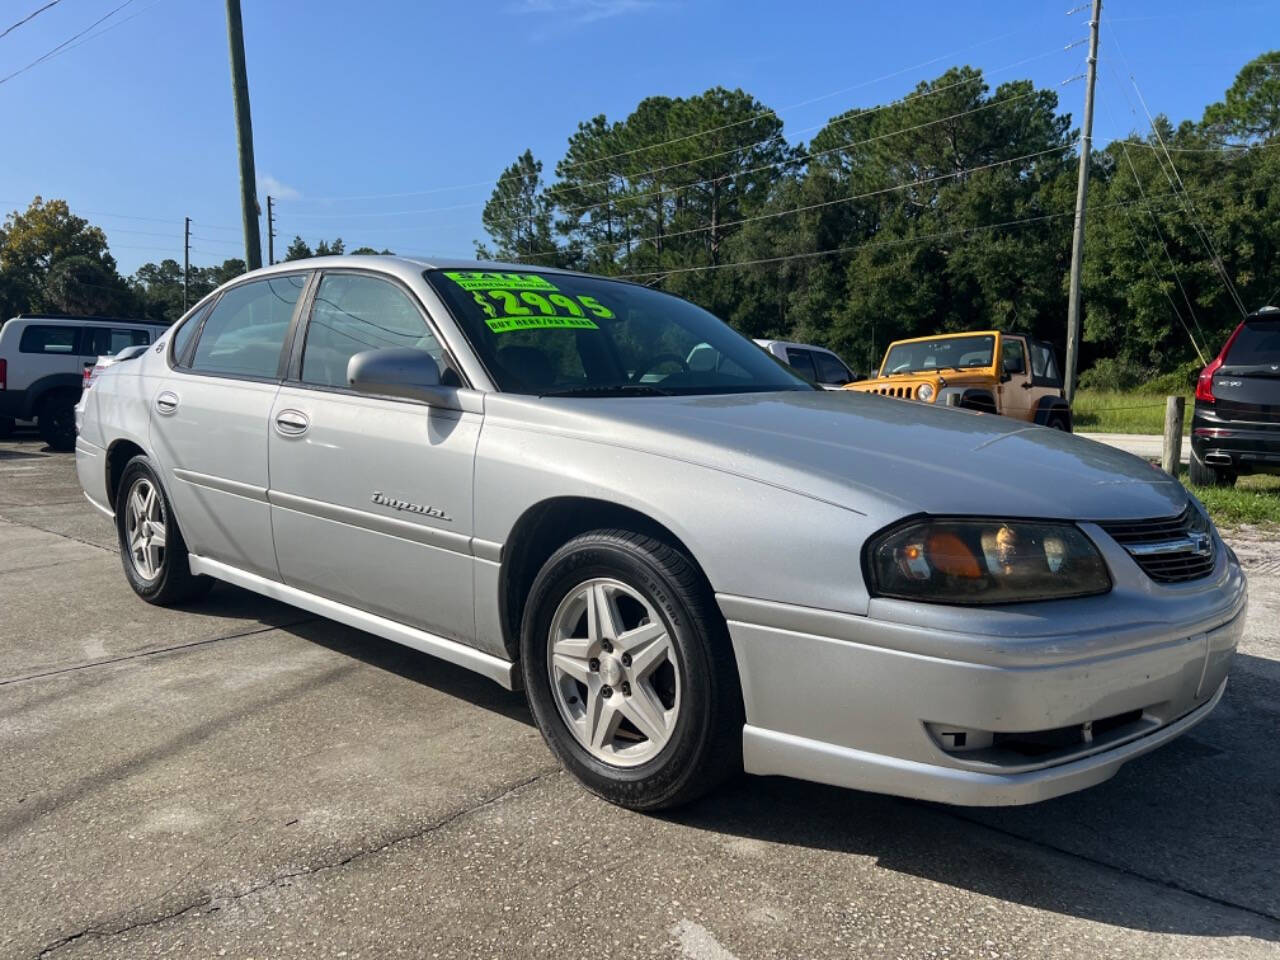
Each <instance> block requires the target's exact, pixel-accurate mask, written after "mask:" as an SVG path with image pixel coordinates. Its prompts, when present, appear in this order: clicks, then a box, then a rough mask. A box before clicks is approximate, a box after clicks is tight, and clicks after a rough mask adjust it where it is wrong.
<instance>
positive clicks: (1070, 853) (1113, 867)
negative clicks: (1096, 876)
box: [939, 810, 1280, 923]
mask: <svg viewBox="0 0 1280 960" xmlns="http://www.w3.org/2000/svg"><path fill="white" fill-rule="evenodd" d="M939 812H940V813H942V814H943V815H945V816H948V817H951V818H953V819H955V820H963V821H964V822H965V823H969V824H973V825H974V826H976V827H983V828H985V829H987V830H990V831H991V832H992V833H996V834H999V835H1000V836H1002V837H1009V838H1010V839H1013V840H1019V841H1021V842H1023V843H1026V844H1029V845H1030V846H1033V847H1039V848H1041V849H1042V850H1051V851H1053V852H1054V853H1059V854H1062V855H1063V856H1066V857H1071V858H1072V859H1073V860H1079V861H1081V862H1083V863H1088V864H1092V865H1093V866H1096V867H1101V868H1102V869H1104V870H1110V871H1112V872H1114V873H1118V874H1120V875H1121V876H1124V877H1132V878H1133V879H1135V880H1142V881H1145V882H1147V883H1150V884H1154V885H1155V886H1159V887H1164V888H1165V889H1166V890H1175V891H1177V892H1178V893H1185V894H1187V895H1188V896H1191V897H1195V898H1196V899H1198V900H1204V901H1206V902H1207V903H1213V904H1217V905H1218V906H1220V907H1227V908H1229V909H1231V910H1239V911H1241V912H1242V913H1247V914H1250V915H1251V916H1255V917H1258V918H1259V919H1261V920H1266V921H1268V922H1269V923H1280V916H1276V915H1275V914H1271V913H1268V912H1267V911H1265V910H1259V909H1258V908H1257V907H1249V906H1245V905H1244V904H1242V903H1236V902H1235V901H1234V900H1227V899H1224V898H1222V897H1215V896H1214V895H1213V894H1211V893H1203V892H1201V891H1199V890H1196V889H1194V888H1192V887H1187V886H1183V885H1182V884H1180V883H1177V882H1176V881H1173V880H1164V879H1161V878H1160V877H1152V876H1148V875H1147V874H1145V873H1139V872H1138V871H1137V870H1134V869H1132V868H1130V867H1126V866H1122V865H1120V864H1115V863H1107V862H1106V861H1105V860H1097V859H1095V858H1093V857H1091V856H1089V855H1087V854H1084V853H1080V852H1079V851H1076V850H1069V849H1067V848H1066V847H1060V846H1058V845H1056V844H1053V843H1049V842H1048V841H1045V840H1040V839H1037V838H1035V837H1028V836H1024V835H1023V834H1020V833H1015V832H1014V831H1013V830H1009V829H1007V828H1005V827H997V826H994V825H993V824H990V823H986V822H984V821H982V820H975V819H973V818H972V817H966V816H965V815H964V814H961V813H957V812H954V811H951V810H940V811H939Z"/></svg>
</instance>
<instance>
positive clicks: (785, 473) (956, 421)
mask: <svg viewBox="0 0 1280 960" xmlns="http://www.w3.org/2000/svg"><path fill="white" fill-rule="evenodd" d="M491 397H492V398H493V399H494V400H495V401H496V402H494V403H492V404H491V405H490V406H489V408H488V409H489V411H490V412H492V413H493V414H495V415H497V416H498V417H500V418H505V417H507V416H509V417H512V418H513V419H516V420H521V421H525V422H527V423H529V425H530V426H533V427H538V428H540V429H546V430H552V431H554V432H557V433H566V434H571V435H577V436H580V437H582V438H584V439H591V440H595V441H597V442H601V443H606V444H609V445H613V446H621V447H627V448H630V449H634V450H640V451H645V452H647V453H652V454H655V455H658V456H664V457H670V458H675V459H679V460H682V461H685V462H690V463H698V464H702V465H705V466H707V467H710V468H713V469H717V470H721V471H725V472H728V473H732V474H735V475H738V476H744V477H750V478H752V479H754V480H758V481H760V482H763V483H768V484H772V485H775V486H780V487H784V488H787V489H791V490H794V491H796V492H797V493H802V494H804V495H806V496H809V497H813V498H816V499H820V500H824V501H827V502H830V503H834V504H837V505H839V506H842V507H846V508H848V509H851V510H855V511H858V512H860V513H864V514H867V515H869V516H874V517H877V518H881V517H884V518H888V519H892V518H893V517H895V516H902V515H907V514H912V513H920V512H923V513H931V514H968V515H986V516H1008V517H1041V518H1059V519H1068V520H1112V519H1130V518H1134V519H1136V518H1147V517H1162V516H1171V515H1174V514H1177V513H1179V512H1181V510H1182V509H1183V507H1184V506H1185V505H1186V503H1187V502H1188V496H1187V493H1186V491H1185V490H1184V489H1183V487H1182V485H1181V484H1180V483H1178V482H1177V481H1176V480H1174V479H1172V478H1171V477H1169V476H1168V475H1167V474H1165V473H1164V472H1162V471H1161V470H1159V469H1157V468H1155V467H1153V466H1152V465H1151V464H1149V463H1147V462H1146V461H1144V460H1142V459H1140V458H1138V457H1135V456H1132V455H1130V454H1127V453H1124V452H1122V451H1119V450H1116V449H1114V448H1112V447H1108V446H1104V445H1103V444H1100V443H1095V442H1093V441H1091V440H1086V439H1083V438H1081V437H1077V436H1073V435H1071V434H1068V433H1063V432H1061V431H1058V430H1050V429H1047V428H1045V427H1038V426H1034V425H1032V424H1028V423H1024V422H1021V421H1017V420H1011V419H1008V418H1006V417H999V416H994V415H990V414H980V413H976V412H973V411H968V410H958V409H955V408H945V407H941V408H939V407H932V406H927V405H924V404H917V403H910V402H906V401H902V400H893V399H889V398H885V397H879V396H876V395H874V394H866V393H859V392H856V391H852V390H839V391H813V392H808V391H803V392H786V393H752V394H732V395H716V396H687V397H627V398H613V397H610V398H543V399H537V398H533V397H519V398H517V397H512V396H511V395H506V396H503V395H501V394H498V395H491Z"/></svg>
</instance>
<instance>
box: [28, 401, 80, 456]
mask: <svg viewBox="0 0 1280 960" xmlns="http://www.w3.org/2000/svg"><path fill="white" fill-rule="evenodd" d="M75 407H76V402H75V400H74V399H72V398H71V397H70V396H69V395H67V394H61V393H59V394H54V395H53V396H51V397H49V398H48V399H47V400H45V401H43V402H42V403H41V404H40V411H39V413H38V414H37V416H36V420H37V426H38V427H39V430H40V438H41V439H42V440H44V442H45V443H47V444H48V445H49V446H50V447H51V448H53V449H54V450H72V449H74V448H75V445H76V421H75V417H76V414H75ZM55 415H56V416H57V419H58V422H57V423H55V422H54V418H55Z"/></svg>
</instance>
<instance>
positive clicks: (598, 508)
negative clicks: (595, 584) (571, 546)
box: [498, 496, 711, 660]
mask: <svg viewBox="0 0 1280 960" xmlns="http://www.w3.org/2000/svg"><path fill="white" fill-rule="evenodd" d="M604 528H621V529H626V530H632V531H634V532H636V533H642V534H645V535H647V536H651V537H653V538H654V539H656V540H661V541H662V542H664V543H666V544H668V545H670V546H672V547H675V548H677V549H679V550H680V551H682V552H683V553H684V554H685V556H687V557H688V558H689V559H690V561H691V562H692V563H693V565H694V567H695V568H697V570H698V572H699V573H700V574H701V576H702V579H703V582H704V583H705V584H706V586H707V589H708V590H710V589H711V586H710V582H709V581H708V579H707V575H706V571H705V570H704V569H703V567H702V566H701V564H699V562H698V559H697V557H696V556H695V555H694V553H693V551H692V550H690V549H689V547H688V546H687V545H686V544H685V543H684V541H682V540H681V539H680V537H678V536H677V535H676V534H675V533H674V532H673V531H672V530H671V529H670V528H669V527H667V526H665V525H664V524H662V523H661V522H659V521H658V520H655V519H654V518H653V517H651V516H649V515H648V514H646V513H644V512H642V511H640V510H637V509H635V508H633V507H627V506H623V505H621V504H618V503H612V502H610V501H607V500H600V499H596V498H594V497H584V496H562V497H552V498H550V499H547V500H542V501H540V502H538V503H535V504H533V505H532V506H530V507H528V508H527V509H526V510H525V511H524V513H522V514H521V515H520V517H519V518H518V519H517V520H516V522H515V525H514V526H513V527H512V528H511V532H510V534H509V535H508V537H507V539H506V543H505V544H504V545H503V548H502V560H501V570H500V572H499V575H498V607H499V610H498V614H499V619H500V623H501V627H502V643H503V646H504V647H505V648H506V651H507V655H508V656H509V657H510V658H511V659H512V660H518V659H519V658H520V624H521V622H522V620H523V618H524V607H525V601H526V599H527V598H528V596H529V590H530V588H531V587H532V586H533V580H534V578H535V577H536V576H537V575H538V571H539V570H541V569H542V565H543V564H544V563H546V561H547V558H548V557H550V556H551V554H553V553H555V551H556V550H558V549H559V548H560V547H561V546H563V545H564V544H566V543H568V542H569V541H570V540H572V539H573V538H574V537H576V536H579V535H581V534H583V533H586V532H587V531H589V530H597V529H604Z"/></svg>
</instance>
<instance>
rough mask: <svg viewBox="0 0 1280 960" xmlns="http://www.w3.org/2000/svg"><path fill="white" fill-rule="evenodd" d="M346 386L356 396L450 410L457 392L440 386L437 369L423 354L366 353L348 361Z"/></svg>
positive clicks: (396, 351) (396, 350)
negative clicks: (362, 395)
mask: <svg viewBox="0 0 1280 960" xmlns="http://www.w3.org/2000/svg"><path fill="white" fill-rule="evenodd" d="M347 383H349V384H350V385H351V389H352V390H355V391H357V392H358V393H367V394H371V395H373V396H379V397H403V398H404V399H406V400H418V401H421V402H422V403H425V404H428V405H430V406H433V407H453V406H456V404H457V401H456V399H455V398H454V397H453V394H454V393H456V392H457V391H455V390H453V389H451V388H449V387H442V386H441V385H440V368H439V367H438V366H436V361H435V359H434V358H433V357H432V356H431V354H429V353H427V352H426V351H425V350H416V349H414V348H412V347H392V348H388V349H386V350H365V351H363V352H361V353H357V354H356V355H355V356H353V357H352V358H351V359H350V360H348V361H347Z"/></svg>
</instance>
